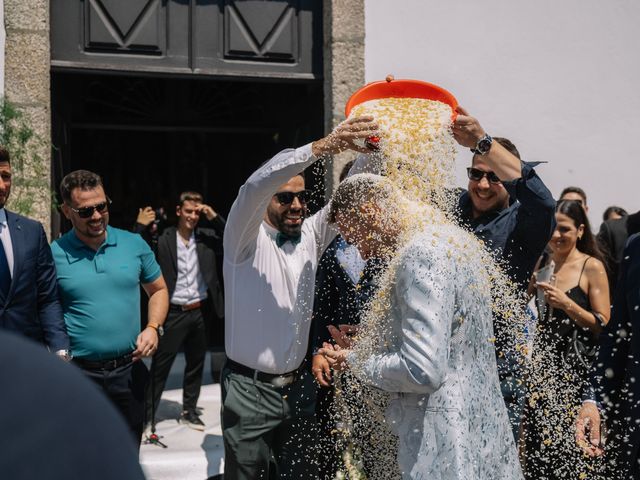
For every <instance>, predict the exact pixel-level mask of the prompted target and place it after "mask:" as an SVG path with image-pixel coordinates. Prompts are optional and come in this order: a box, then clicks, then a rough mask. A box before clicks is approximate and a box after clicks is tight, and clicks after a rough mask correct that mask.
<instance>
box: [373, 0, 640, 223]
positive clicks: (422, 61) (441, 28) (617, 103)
mask: <svg viewBox="0 0 640 480" xmlns="http://www.w3.org/2000/svg"><path fill="white" fill-rule="evenodd" d="M365 19H366V20H365V22H366V40H365V76H366V81H367V82H370V81H373V80H379V79H383V78H384V77H385V76H386V75H387V74H389V73H392V74H394V75H395V77H396V78H416V79H422V80H426V81H429V82H433V83H436V84H438V85H441V86H443V87H444V88H446V89H448V90H450V91H451V92H452V93H453V94H454V95H455V96H456V98H457V99H458V101H459V102H460V104H461V105H463V106H464V107H466V108H467V109H468V110H469V111H470V113H471V114H472V115H474V116H476V117H477V118H478V119H480V122H481V123H482V125H483V126H484V128H485V129H486V130H487V131H488V132H489V133H490V134H492V135H497V136H504V137H508V138H510V139H511V140H512V141H513V142H514V143H515V144H516V145H517V147H518V149H519V150H520V153H521V154H522V157H523V158H524V159H525V160H535V161H538V160H545V161H548V162H549V163H548V164H546V165H543V166H540V167H538V172H539V174H540V176H541V177H542V178H543V180H544V181H545V183H546V184H547V186H548V187H549V188H550V190H551V191H552V193H553V194H554V196H555V197H556V198H557V196H558V195H559V194H560V191H561V190H562V189H563V188H564V187H565V186H567V185H577V186H580V187H582V188H584V189H585V191H586V192H587V195H588V197H589V206H590V217H591V222H592V224H593V226H592V228H593V229H596V230H597V228H598V226H599V224H600V221H601V217H602V212H603V211H604V209H605V208H606V207H607V206H609V205H611V204H617V205H620V206H622V207H624V208H626V209H627V210H628V211H630V212H631V211H637V210H638V209H640V162H639V161H638V159H637V158H638V157H639V156H640V93H639V92H640V35H638V27H637V25H638V22H639V21H640V2H638V1H637V0H607V1H602V0H563V1H561V2H559V1H557V0H536V1H531V0H502V1H501V0H483V1H481V2H478V1H477V0H456V1H455V2H453V1H451V2H445V1H442V0H365ZM470 159H471V154H470V153H469V152H468V151H462V150H461V151H460V152H459V154H458V158H457V161H456V171H457V178H458V182H459V184H460V185H466V183H467V180H466V177H465V175H464V168H465V167H466V166H467V164H468V163H469V162H470Z"/></svg>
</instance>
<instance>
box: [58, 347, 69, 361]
mask: <svg viewBox="0 0 640 480" xmlns="http://www.w3.org/2000/svg"><path fill="white" fill-rule="evenodd" d="M56 355H57V356H59V357H60V358H61V359H63V360H64V361H65V362H70V361H71V360H72V359H73V355H72V354H71V350H66V349H61V350H57V351H56Z"/></svg>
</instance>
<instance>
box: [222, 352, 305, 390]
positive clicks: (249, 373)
mask: <svg viewBox="0 0 640 480" xmlns="http://www.w3.org/2000/svg"><path fill="white" fill-rule="evenodd" d="M306 363H307V361H306V359H305V360H304V361H303V362H302V365H300V366H299V367H298V368H296V369H295V370H293V371H291V372H287V373H282V374H278V373H265V372H261V371H260V370H255V369H253V368H249V367H247V366H245V365H242V364H240V363H238V362H234V361H233V360H231V359H230V358H227V364H226V367H227V368H228V369H229V370H231V371H232V372H233V373H237V374H239V375H243V376H245V377H249V378H253V379H254V380H259V381H261V382H264V383H270V384H271V385H273V386H274V387H277V388H282V387H286V386H288V385H291V384H292V383H293V382H295V381H296V380H298V378H300V375H301V374H302V373H303V371H304V367H305V365H306Z"/></svg>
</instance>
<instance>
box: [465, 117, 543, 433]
mask: <svg viewBox="0 0 640 480" xmlns="http://www.w3.org/2000/svg"><path fill="white" fill-rule="evenodd" d="M453 136H454V138H455V139H456V141H457V142H458V143H459V144H460V145H461V146H463V147H468V148H470V149H471V152H472V153H473V158H472V160H471V166H470V167H469V168H467V176H468V178H469V185H468V188H467V190H466V191H464V192H463V193H462V194H461V196H460V199H459V203H458V207H459V210H458V212H459V214H460V216H461V220H462V223H463V224H466V225H467V226H468V227H469V228H470V229H471V230H472V231H473V233H475V234H476V236H477V237H478V238H480V239H481V240H483V241H484V242H485V244H486V245H487V247H488V248H489V250H491V251H493V252H494V253H495V255H496V256H497V257H498V258H501V259H503V260H504V261H505V263H506V266H507V272H506V273H507V274H508V275H509V277H510V278H511V279H512V280H513V281H514V282H515V284H516V285H517V286H518V288H520V289H522V290H525V289H526V287H527V284H528V283H529V279H530V278H531V274H532V273H533V268H534V267H535V264H536V262H537V260H538V258H539V257H540V255H541V254H542V252H543V250H544V248H545V246H546V245H547V243H548V242H549V240H550V239H551V235H552V234H553V230H554V228H555V223H556V222H555V208H556V202H555V200H554V199H553V196H552V195H551V192H550V191H549V189H548V188H547V187H546V186H545V184H544V183H543V182H542V180H541V179H540V177H538V175H537V173H536V171H535V170H534V167H535V166H536V165H537V163H533V162H523V161H521V160H520V153H519V152H518V149H517V148H516V146H515V145H514V144H513V143H511V141H509V140H508V139H506V138H499V137H493V138H492V137H491V136H490V135H489V134H487V133H486V132H485V131H484V129H483V128H482V126H481V125H480V122H478V120H477V119H476V118H474V117H472V116H470V115H469V113H468V112H467V111H466V110H465V109H463V108H461V107H458V117H457V118H456V120H455V122H454V124H453ZM499 325H500V324H499V322H498V323H496V322H494V330H496V332H495V333H496V343H495V346H496V352H497V353H498V373H499V376H500V383H501V386H502V393H503V397H504V400H505V403H506V404H507V409H508V411H509V417H510V420H511V424H512V426H513V430H514V435H515V436H516V437H517V432H518V428H519V422H520V420H519V418H520V406H519V398H520V396H521V394H522V392H520V391H519V389H521V388H520V387H519V386H518V385H519V383H518V376H519V373H518V371H517V365H516V363H517V362H516V360H514V359H511V358H506V359H505V358H502V355H500V353H501V352H504V351H506V350H507V349H506V348H505V345H504V344H503V343H502V342H503V341H506V340H507V339H506V338H505V337H504V336H503V335H501V333H500V332H499V331H498V330H499ZM512 347H513V346H511V348H512Z"/></svg>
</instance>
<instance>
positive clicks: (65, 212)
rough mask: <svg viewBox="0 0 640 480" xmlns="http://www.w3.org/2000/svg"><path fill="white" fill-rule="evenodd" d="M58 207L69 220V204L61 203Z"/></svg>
mask: <svg viewBox="0 0 640 480" xmlns="http://www.w3.org/2000/svg"><path fill="white" fill-rule="evenodd" d="M60 208H61V210H62V213H63V214H64V216H65V217H66V218H67V220H71V209H70V208H69V205H67V204H66V203H63V204H62V206H61V207H60Z"/></svg>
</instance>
